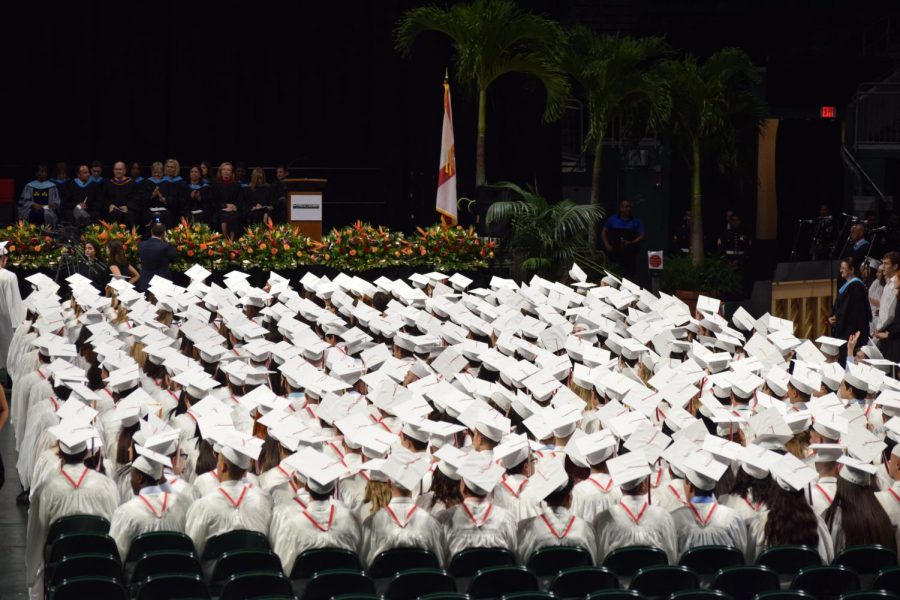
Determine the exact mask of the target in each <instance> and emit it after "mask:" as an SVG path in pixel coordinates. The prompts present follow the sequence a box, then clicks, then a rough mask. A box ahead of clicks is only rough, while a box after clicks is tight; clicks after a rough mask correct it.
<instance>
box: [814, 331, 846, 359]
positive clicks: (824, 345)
mask: <svg viewBox="0 0 900 600" xmlns="http://www.w3.org/2000/svg"><path fill="white" fill-rule="evenodd" d="M816 343H817V344H819V350H821V351H822V354H827V355H828V356H837V355H838V354H840V352H841V346H843V345H844V344H846V343H847V340H841V339H838V338H833V337H829V336H827V335H823V336H820V337H818V338H816Z"/></svg>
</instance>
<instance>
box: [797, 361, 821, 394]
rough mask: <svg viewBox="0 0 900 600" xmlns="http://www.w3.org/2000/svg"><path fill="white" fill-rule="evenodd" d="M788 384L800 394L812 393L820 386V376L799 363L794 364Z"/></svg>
mask: <svg viewBox="0 0 900 600" xmlns="http://www.w3.org/2000/svg"><path fill="white" fill-rule="evenodd" d="M790 384H791V385H792V386H794V388H796V389H797V390H798V391H799V392H800V393H802V394H814V393H815V392H817V391H819V390H820V389H821V387H822V376H821V375H819V374H818V373H816V372H815V371H813V370H811V369H808V368H806V367H804V366H802V365H800V364H794V372H793V373H792V374H791V379H790Z"/></svg>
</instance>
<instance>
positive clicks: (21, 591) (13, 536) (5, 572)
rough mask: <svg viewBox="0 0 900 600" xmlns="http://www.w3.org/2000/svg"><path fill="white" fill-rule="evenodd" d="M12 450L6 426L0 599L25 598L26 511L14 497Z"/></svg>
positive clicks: (1, 445) (1, 440) (1, 450)
mask: <svg viewBox="0 0 900 600" xmlns="http://www.w3.org/2000/svg"><path fill="white" fill-rule="evenodd" d="M7 398H9V392H7ZM15 448H16V446H15V442H14V439H13V431H12V427H10V426H9V425H7V426H6V427H4V428H3V431H0V456H2V457H3V465H4V466H5V467H6V481H5V483H4V484H3V488H2V489H0V600H10V599H13V598H27V597H28V592H27V590H26V588H25V524H26V523H27V521H28V509H27V508H26V507H22V506H18V505H16V495H18V493H19V492H21V491H22V488H21V486H20V485H19V477H18V475H17V474H16V449H15Z"/></svg>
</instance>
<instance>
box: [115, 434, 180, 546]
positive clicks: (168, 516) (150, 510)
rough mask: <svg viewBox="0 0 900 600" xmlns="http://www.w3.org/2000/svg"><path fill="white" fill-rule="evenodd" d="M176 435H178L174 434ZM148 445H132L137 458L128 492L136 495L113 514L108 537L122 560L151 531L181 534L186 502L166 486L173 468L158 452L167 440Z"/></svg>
mask: <svg viewBox="0 0 900 600" xmlns="http://www.w3.org/2000/svg"><path fill="white" fill-rule="evenodd" d="M175 434H176V436H177V432H175ZM147 441H148V446H147V447H144V446H140V445H136V446H135V451H136V452H137V454H138V456H137V458H135V459H134V461H132V463H131V489H132V490H133V491H134V493H135V496H134V497H133V498H132V499H131V500H129V501H127V502H125V503H124V504H122V505H120V506H119V508H117V509H116V512H115V513H113V518H112V522H111V524H110V528H109V535H110V537H111V538H112V539H114V540H115V541H116V545H117V546H118V547H119V556H120V557H121V558H122V560H124V559H125V557H126V556H128V549H129V548H130V547H131V542H132V541H133V540H134V538H136V537H137V536H139V535H141V534H142V533H147V532H150V531H179V532H184V522H185V517H186V515H187V510H188V507H189V506H190V502H189V501H182V500H181V497H180V495H179V494H177V493H175V492H174V491H173V490H172V489H171V488H170V487H169V486H167V485H166V478H165V473H164V470H165V468H166V467H171V466H172V461H171V460H170V459H169V457H168V456H166V455H165V454H162V453H160V452H158V450H160V449H162V446H167V445H168V444H169V441H167V440H165V439H162V440H160V441H158V442H157V441H155V440H154V439H153V438H148V440H147Z"/></svg>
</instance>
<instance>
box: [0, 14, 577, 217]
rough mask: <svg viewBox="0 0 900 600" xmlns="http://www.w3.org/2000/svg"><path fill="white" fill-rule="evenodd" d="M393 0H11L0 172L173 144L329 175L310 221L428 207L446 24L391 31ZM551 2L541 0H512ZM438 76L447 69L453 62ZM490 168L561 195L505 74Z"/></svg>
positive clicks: (468, 167) (464, 102)
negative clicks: (411, 33) (406, 40)
mask: <svg viewBox="0 0 900 600" xmlns="http://www.w3.org/2000/svg"><path fill="white" fill-rule="evenodd" d="M416 4H418V3H416V2H411V1H402V0H384V1H382V0H379V1H378V2H375V1H368V0H350V1H341V2H321V1H305V2H271V1H259V2H252V3H240V4H237V3H221V2H206V1H190V2H175V1H161V2H155V3H127V2H117V3H113V2H78V3H74V2H73V3H61V4H59V5H49V4H47V3H22V5H20V6H16V7H15V8H14V9H13V8H9V7H5V8H4V9H3V10H4V13H5V16H6V17H7V19H6V27H4V28H3V33H2V35H0V56H2V58H0V61H2V63H0V64H2V67H3V69H2V71H3V73H2V76H0V86H2V87H0V92H2V94H0V108H2V110H0V139H2V140H3V143H2V144H0V176H5V177H10V176H11V177H15V178H16V184H17V186H16V187H17V190H18V189H20V188H21V185H22V184H23V183H25V182H27V180H28V179H30V177H31V172H32V169H33V165H34V164H35V163H37V162H46V163H53V162H55V161H57V160H66V161H67V162H69V164H70V166H71V165H74V164H75V163H77V162H79V161H88V162H89V161H91V160H93V159H99V160H101V161H102V162H103V163H104V164H107V165H109V164H111V163H112V162H113V161H114V160H118V159H123V160H128V161H131V160H138V161H140V162H142V163H143V164H144V165H145V166H147V165H149V163H150V162H152V161H154V160H163V159H165V158H169V157H174V158H177V159H179V160H180V161H181V163H182V165H183V166H187V165H190V164H191V163H195V162H199V161H200V160H211V161H213V162H215V163H218V162H220V161H223V160H230V161H233V162H234V161H244V162H246V163H247V164H248V166H254V165H264V166H272V165H275V164H276V163H279V162H284V163H287V164H289V165H290V167H291V171H292V175H294V176H323V177H327V178H328V179H329V182H330V183H329V187H328V189H327V192H326V194H327V195H326V201H327V203H328V204H327V205H326V213H325V218H326V226H327V227H330V226H333V225H340V224H343V223H347V222H350V221H353V220H354V219H356V218H364V219H369V220H372V221H375V222H379V223H384V224H386V225H389V226H392V227H397V228H403V229H407V230H408V229H410V228H411V227H412V226H413V225H421V224H428V223H431V222H433V221H434V220H435V218H434V217H435V213H434V210H433V208H434V194H435V185H436V171H437V162H438V154H439V148H440V127H441V110H442V107H441V94H442V89H441V82H442V78H443V73H444V67H445V66H446V65H448V64H450V58H451V48H450V44H449V43H448V42H447V40H446V38H443V37H441V36H440V35H437V34H426V35H425V36H423V37H422V38H421V39H420V40H419V42H418V43H417V45H416V47H415V49H414V54H413V57H412V58H411V59H404V58H402V57H401V56H399V55H398V53H397V52H396V51H395V50H394V48H393V40H392V31H393V27H394V25H395V23H396V21H397V19H398V17H399V16H400V14H401V13H402V11H403V10H404V9H406V8H408V7H409V6H413V5H416ZM527 4H528V6H529V7H530V8H533V9H535V10H537V11H538V12H542V13H544V14H546V15H548V16H551V17H554V16H557V13H558V7H557V5H556V2H554V1H552V0H542V1H535V2H529V3H527ZM451 83H455V82H454V81H453V79H452V69H451ZM453 94H454V98H453V99H454V104H453V108H454V117H455V121H456V123H455V125H456V128H455V129H456V141H457V159H458V173H459V190H460V195H474V190H473V183H472V182H473V179H474V139H475V131H474V130H475V104H474V96H473V94H471V93H468V90H464V89H463V88H461V87H460V86H459V85H454V88H453ZM489 101H490V112H489V124H488V127H489V134H488V135H489V137H488V144H489V157H488V177H489V179H490V180H495V181H496V180H501V179H508V180H513V181H517V182H519V183H535V182H536V183H538V185H539V187H540V188H541V191H542V192H543V193H545V194H546V195H548V196H550V197H553V198H556V197H558V196H559V189H560V176H559V171H560V169H559V133H558V128H557V127H556V126H555V125H544V124H542V122H541V118H540V117H541V113H542V110H543V105H544V94H543V91H542V90H541V89H540V87H539V86H536V85H530V84H529V82H527V81H523V80H522V79H520V78H517V77H507V78H505V79H501V80H500V81H499V82H498V84H497V86H496V88H495V89H494V90H493V93H492V94H490V100H489Z"/></svg>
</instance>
